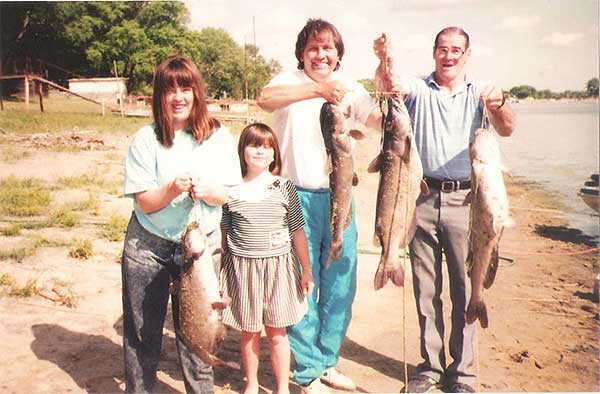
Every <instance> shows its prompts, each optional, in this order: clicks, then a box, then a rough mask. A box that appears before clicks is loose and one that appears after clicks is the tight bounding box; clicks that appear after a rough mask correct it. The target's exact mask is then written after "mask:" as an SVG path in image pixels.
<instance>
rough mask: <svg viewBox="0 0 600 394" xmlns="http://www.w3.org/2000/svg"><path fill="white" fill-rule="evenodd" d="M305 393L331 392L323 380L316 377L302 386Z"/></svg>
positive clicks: (323, 393) (327, 393) (326, 393)
mask: <svg viewBox="0 0 600 394" xmlns="http://www.w3.org/2000/svg"><path fill="white" fill-rule="evenodd" d="M300 388H301V389H302V393H303V394H329V389H328V388H327V386H324V385H323V384H322V383H321V380H319V379H315V380H313V381H312V382H310V384H309V385H308V386H300Z"/></svg>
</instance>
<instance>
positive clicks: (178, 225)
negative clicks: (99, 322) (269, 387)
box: [121, 56, 242, 393]
mask: <svg viewBox="0 0 600 394" xmlns="http://www.w3.org/2000/svg"><path fill="white" fill-rule="evenodd" d="M152 112H153V115H154V123H153V124H151V125H148V126H145V127H143V128H141V129H140V130H139V131H138V132H137V133H136V134H135V135H134V136H133V138H132V140H131V144H130V145H129V150H128V153H127V158H126V161H125V195H126V196H129V197H132V198H133V208H134V212H133V214H132V216H131V219H130V221H129V225H128V227H127V234H126V236H125V245H124V249H123V259H122V266H121V270H122V280H123V350H124V352H125V383H126V386H125V391H126V392H136V393H137V392H152V391H153V388H154V386H155V384H156V370H157V368H158V362H159V360H160V352H161V343H162V335H163V334H162V330H163V325H164V321H165V314H166V311H167V303H168V300H169V284H170V283H171V281H173V280H176V279H178V278H179V273H180V267H181V262H182V258H181V234H182V232H183V231H184V229H185V228H186V226H187V225H188V223H190V222H192V221H197V222H198V223H199V224H200V226H201V227H202V228H203V230H204V232H205V233H206V234H207V235H208V238H209V247H210V249H211V254H212V256H213V261H214V262H215V264H217V263H218V261H219V260H220V253H219V250H220V246H221V239H220V231H219V230H220V229H219V223H220V220H221V205H222V204H223V203H224V202H225V201H226V199H227V196H228V187H227V185H234V184H239V183H241V180H242V179H241V173H240V167H239V160H238V158H237V156H236V153H235V141H234V139H233V137H232V136H231V134H230V133H229V130H227V129H226V128H224V127H222V126H221V125H220V124H219V122H218V121H217V120H216V119H214V118H213V117H211V116H209V114H208V111H207V108H206V99H205V96H204V83H203V81H202V77H201V76H200V71H199V70H198V68H197V67H196V65H194V63H192V62H191V61H190V60H188V59H187V58H184V57H181V56H172V57H169V58H167V59H165V60H164V61H163V62H162V63H161V64H160V65H159V66H158V68H157V70H156V73H155V78H154V92H153V99H152ZM215 168H218V169H219V171H215ZM171 301H172V310H173V321H174V322H173V323H174V326H175V335H176V341H177V351H178V353H179V359H180V362H181V368H182V372H183V380H184V383H185V390H186V392H195V393H212V392H213V374H212V369H211V368H210V365H207V364H205V363H204V362H202V361H201V360H200V359H199V358H198V357H197V356H195V355H194V354H192V353H191V352H190V351H188V349H187V347H186V346H185V344H184V343H183V341H182V339H181V336H180V333H179V318H178V316H179V315H178V311H179V309H178V307H179V298H178V296H177V295H172V297H171Z"/></svg>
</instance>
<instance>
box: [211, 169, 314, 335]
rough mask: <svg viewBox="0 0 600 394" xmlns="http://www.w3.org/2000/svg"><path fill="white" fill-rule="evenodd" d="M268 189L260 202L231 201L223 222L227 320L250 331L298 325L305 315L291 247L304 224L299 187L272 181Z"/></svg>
mask: <svg viewBox="0 0 600 394" xmlns="http://www.w3.org/2000/svg"><path fill="white" fill-rule="evenodd" d="M267 189H268V190H267V193H265V195H264V197H263V198H261V199H259V200H256V201H255V200H252V201H250V200H245V199H241V198H236V197H230V198H229V200H228V201H227V202H226V203H225V205H224V206H223V216H222V219H221V228H222V229H223V230H225V231H227V251H226V252H225V254H224V255H223V266H222V269H221V286H222V290H223V296H228V297H230V298H231V304H230V306H229V308H227V309H225V310H224V311H223V322H224V323H225V324H227V325H229V326H231V327H234V328H236V329H238V330H243V331H247V332H259V331H261V330H262V327H263V325H266V326H269V327H287V326H290V325H293V324H296V323H297V322H299V321H300V320H301V319H302V317H303V316H304V314H305V313H306V311H307V303H306V299H305V297H304V295H303V293H302V288H301V285H300V276H301V271H300V269H301V267H300V263H299V261H298V258H297V257H296V256H295V254H294V253H293V250H292V247H291V235H292V234H293V233H294V231H296V230H298V229H300V228H302V227H303V226H304V218H303V216H302V208H301V207H300V202H299V200H298V196H297V194H296V188H295V186H294V184H293V183H292V182H291V181H290V180H288V179H284V178H280V177H274V180H273V183H271V184H269V186H268V187H267Z"/></svg>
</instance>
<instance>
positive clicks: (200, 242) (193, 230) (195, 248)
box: [182, 222, 208, 262]
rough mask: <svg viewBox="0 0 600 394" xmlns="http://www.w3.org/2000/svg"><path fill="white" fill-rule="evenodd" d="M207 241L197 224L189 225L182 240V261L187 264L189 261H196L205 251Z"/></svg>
mask: <svg viewBox="0 0 600 394" xmlns="http://www.w3.org/2000/svg"><path fill="white" fill-rule="evenodd" d="M207 244H208V240H207V238H206V235H205V234H204V231H202V229H201V228H200V226H199V225H198V223H196V222H193V223H190V224H189V225H188V226H187V228H186V229H185V232H184V233H183V238H182V249H183V261H184V262H188V261H190V260H191V259H193V260H196V259H197V258H198V257H200V256H202V254H203V253H204V250H205V249H206V247H207Z"/></svg>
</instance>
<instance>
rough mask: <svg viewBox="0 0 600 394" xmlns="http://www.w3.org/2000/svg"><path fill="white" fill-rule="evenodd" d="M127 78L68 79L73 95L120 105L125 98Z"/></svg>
mask: <svg viewBox="0 0 600 394" xmlns="http://www.w3.org/2000/svg"><path fill="white" fill-rule="evenodd" d="M127 79H128V78H78V79H69V90H70V91H72V92H73V93H77V94H80V95H82V96H85V97H89V98H91V99H94V100H98V101H100V100H102V99H104V101H105V102H106V103H107V104H120V103H121V102H122V101H123V100H124V99H125V98H126V97H127Z"/></svg>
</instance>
